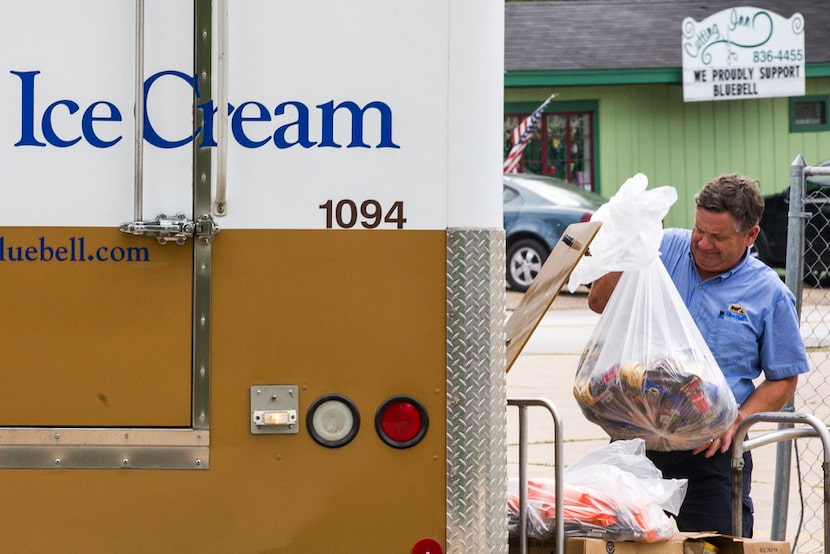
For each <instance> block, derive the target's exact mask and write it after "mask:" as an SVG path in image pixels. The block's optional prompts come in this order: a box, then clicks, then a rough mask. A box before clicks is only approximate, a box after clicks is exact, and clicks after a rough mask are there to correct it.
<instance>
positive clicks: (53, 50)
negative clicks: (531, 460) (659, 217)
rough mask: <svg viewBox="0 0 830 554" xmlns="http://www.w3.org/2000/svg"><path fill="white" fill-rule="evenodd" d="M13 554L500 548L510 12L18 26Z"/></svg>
mask: <svg viewBox="0 0 830 554" xmlns="http://www.w3.org/2000/svg"><path fill="white" fill-rule="evenodd" d="M0 10H1V11H2V17H0V67H2V71H0V101H1V103H0V190H2V196H3V199H2V202H0V360H2V361H0V364H2V371H0V383H2V386H0V490H2V491H3V502H0V521H2V524H0V528H2V540H1V541H0V543H1V544H2V550H3V551H5V552H18V553H19V552H37V553H43V552H51V553H56V552H73V553H76V552H171V553H184V552H198V553H209V552H218V553H229V552H234V553H245V552H256V553H263V552H272V553H291V554H314V553H322V552H327V553H343V554H354V553H377V554H394V553H402V554H403V553H406V554H409V553H413V554H444V553H450V552H458V553H470V552H476V553H482V552H505V551H506V549H507V537H506V524H505V518H506V510H505V495H504V488H505V487H504V480H505V465H506V464H505V453H504V446H505V445H504V433H505V432H504V421H505V407H506V399H505V371H504V364H505V341H504V333H505V331H504V319H505V312H504V239H503V232H502V230H501V184H500V182H501V169H500V165H501V148H502V137H503V129H502V125H503V124H502V105H503V92H502V91H503V86H502V79H503V38H502V37H503V4H502V3H501V2H495V1H490V0H487V1H484V2H483V1H481V0H452V1H450V0H421V1H418V2H404V1H401V0H359V1H355V2H342V1H332V0H311V1H304V2H285V1H273V0H233V1H229V0H213V1H211V0H146V1H145V0H5V1H4V2H3V3H2V6H0Z"/></svg>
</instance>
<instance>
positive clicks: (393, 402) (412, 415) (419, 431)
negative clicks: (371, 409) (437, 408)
mask: <svg viewBox="0 0 830 554" xmlns="http://www.w3.org/2000/svg"><path fill="white" fill-rule="evenodd" d="M427 427H429V418H428V417H427V412H426V410H425V409H424V407H423V405H422V404H421V403H420V402H418V401H417V400H415V399H414V398H412V397H410V396H393V397H392V398H389V399H387V400H386V401H384V402H383V404H381V405H380V408H378V411H377V414H376V415H375V430H377V432H378V435H379V436H380V438H381V439H382V440H383V442H385V443H386V444H388V445H389V446H394V447H395V448H409V447H410V446H415V445H416V444H418V443H419V442H421V439H423V438H424V435H426V432H427Z"/></svg>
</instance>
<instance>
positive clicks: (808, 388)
mask: <svg viewBox="0 0 830 554" xmlns="http://www.w3.org/2000/svg"><path fill="white" fill-rule="evenodd" d="M787 216H788V217H787V219H788V226H787V227H788V236H787V257H786V265H787V267H786V281H787V285H788V286H789V288H790V290H792V291H793V293H794V294H795V295H796V298H797V299H798V301H799V309H800V314H801V330H802V336H803V338H804V344H805V346H806V347H807V351H808V354H809V357H810V361H811V370H810V372H809V373H807V374H806V375H802V376H801V378H800V379H799V384H798V389H797V391H796V394H795V398H794V399H793V405H792V409H793V410H794V411H796V412H803V413H806V414H812V415H814V416H816V417H817V418H819V419H820V420H821V421H822V422H823V423H824V424H825V425H827V424H828V423H830V167H811V166H807V165H806V163H805V162H804V160H803V158H802V157H801V156H798V157H797V158H796V160H795V161H794V162H793V166H792V173H791V183H790V190H789V211H788V214H787ZM788 447H789V444H788V443H780V444H779V450H778V466H777V470H776V483H775V496H776V498H777V499H778V500H780V501H779V502H777V503H776V506H775V507H774V510H775V512H774V513H773V526H772V532H773V538H778V539H784V538H786V539H787V540H788V541H790V543H791V544H792V545H793V554H812V553H824V552H827V550H826V548H827V546H828V545H825V544H824V537H825V525H826V522H825V521H824V513H825V511H824V510H825V503H826V502H828V500H830V499H828V498H826V495H825V482H824V476H825V469H826V468H825V458H826V455H827V454H826V453H825V452H824V447H823V444H822V441H821V440H819V439H818V438H800V439H796V440H794V441H792V449H789V448H788ZM788 495H795V498H790V499H789V500H790V502H789V503H788V502H786V501H785V500H787V497H788ZM788 506H789V508H788ZM793 506H796V512H797V513H787V512H788V510H789V511H791V510H792V509H793Z"/></svg>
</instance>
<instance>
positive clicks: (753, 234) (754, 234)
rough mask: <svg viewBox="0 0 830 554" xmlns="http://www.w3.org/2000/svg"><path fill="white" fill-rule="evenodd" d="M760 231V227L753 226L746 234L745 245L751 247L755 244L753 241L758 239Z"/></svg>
mask: <svg viewBox="0 0 830 554" xmlns="http://www.w3.org/2000/svg"><path fill="white" fill-rule="evenodd" d="M760 231H761V227H760V226H759V225H753V226H752V228H751V229H750V230H749V232H748V233H747V234H746V245H747V246H752V245H753V244H755V239H757V238H758V233H759V232H760Z"/></svg>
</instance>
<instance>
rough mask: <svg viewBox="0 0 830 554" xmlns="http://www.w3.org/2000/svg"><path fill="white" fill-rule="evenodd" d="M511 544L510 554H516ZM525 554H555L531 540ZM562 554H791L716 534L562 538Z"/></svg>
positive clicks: (779, 544) (781, 546)
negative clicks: (637, 539)
mask: <svg viewBox="0 0 830 554" xmlns="http://www.w3.org/2000/svg"><path fill="white" fill-rule="evenodd" d="M518 552H519V548H518V544H517V543H516V541H515V540H513V539H511V541H510V554H518ZM528 554H557V553H556V548H555V547H554V544H553V542H552V541H548V542H539V541H533V540H531V541H530V543H529V548H528ZM565 554H791V550H790V543H788V542H786V541H764V540H756V539H742V538H737V537H729V536H726V535H718V534H716V533H677V534H675V535H674V537H672V538H671V539H670V540H668V541H661V542H652V543H648V542H633V541H606V540H603V539H589V538H587V537H566V538H565Z"/></svg>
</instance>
